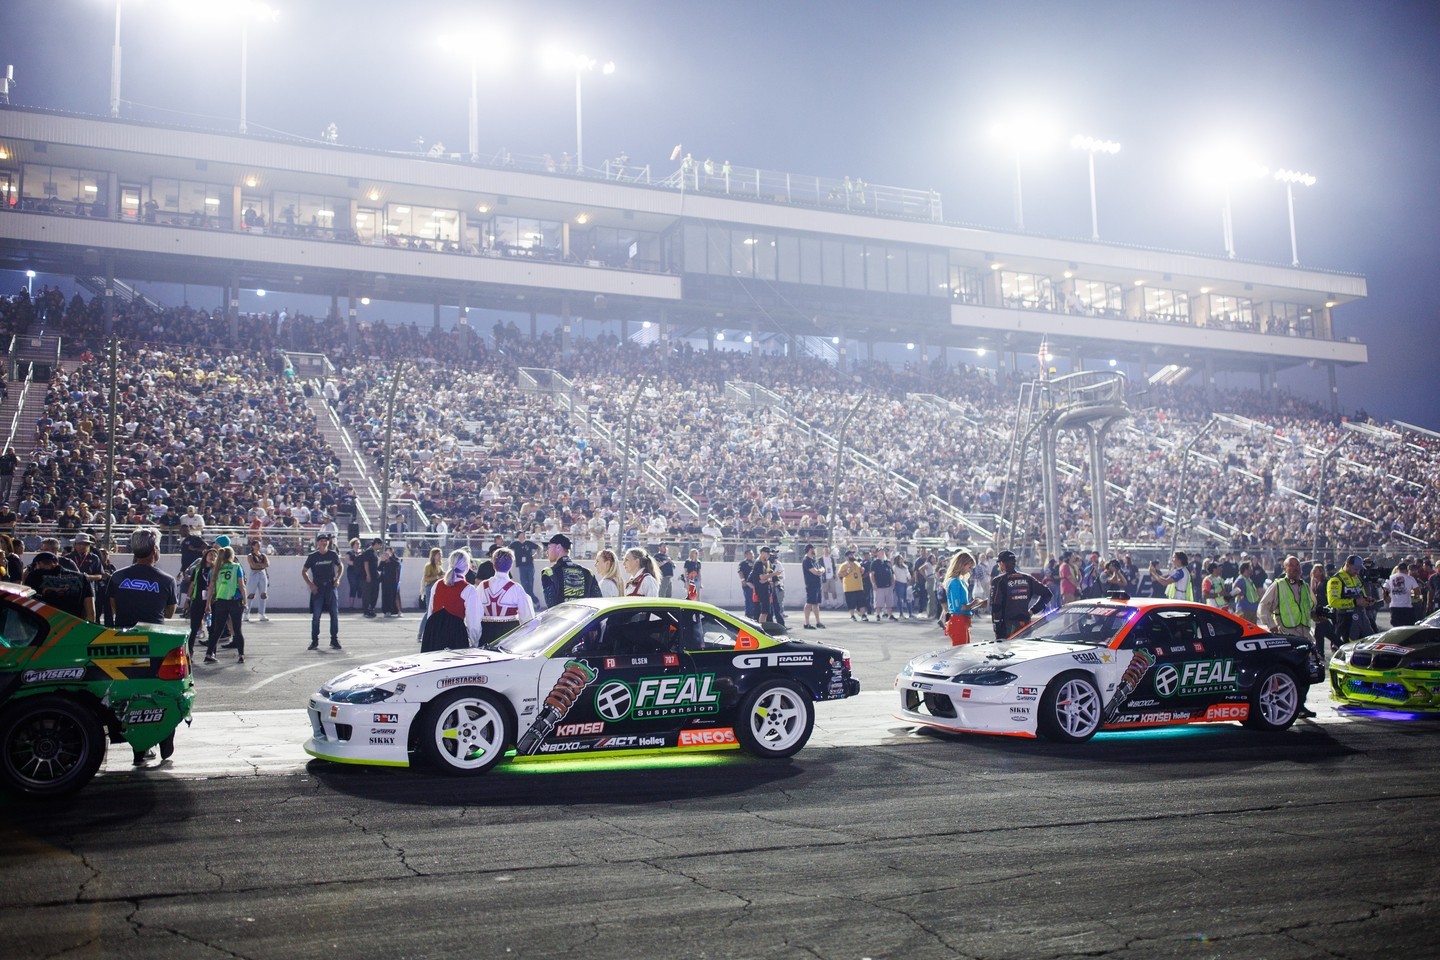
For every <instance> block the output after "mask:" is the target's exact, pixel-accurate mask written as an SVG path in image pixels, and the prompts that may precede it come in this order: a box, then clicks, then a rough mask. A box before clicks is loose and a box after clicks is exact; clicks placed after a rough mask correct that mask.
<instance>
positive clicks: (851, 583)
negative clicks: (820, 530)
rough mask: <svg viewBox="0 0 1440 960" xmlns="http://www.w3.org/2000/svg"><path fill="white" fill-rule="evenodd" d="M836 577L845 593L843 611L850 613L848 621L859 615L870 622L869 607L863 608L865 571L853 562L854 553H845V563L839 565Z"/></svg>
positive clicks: (850, 551) (851, 551)
mask: <svg viewBox="0 0 1440 960" xmlns="http://www.w3.org/2000/svg"><path fill="white" fill-rule="evenodd" d="M835 573H836V576H838V577H839V578H840V589H841V590H843V591H844V592H845V609H846V610H849V611H850V619H851V620H854V619H855V614H857V613H858V614H860V619H861V620H864V621H866V622H867V623H868V622H869V620H870V614H869V609H870V608H869V607H867V606H865V569H864V568H863V567H861V566H860V564H859V563H857V562H856V560H855V551H854V550H846V551H845V562H844V563H842V564H840V569H839V570H837V571H836V572H835Z"/></svg>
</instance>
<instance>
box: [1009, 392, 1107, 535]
mask: <svg viewBox="0 0 1440 960" xmlns="http://www.w3.org/2000/svg"><path fill="white" fill-rule="evenodd" d="M1128 416H1130V407H1129V404H1127V403H1126V401H1125V374H1123V373H1120V372H1119V371H1116V370H1082V371H1080V372H1078V373H1071V374H1067V375H1066V376H1063V377H1056V378H1055V379H1053V380H1034V381H1031V382H1029V383H1026V384H1022V385H1021V387H1020V403H1019V404H1018V406H1017V407H1016V411H1015V431H1014V433H1013V434H1012V435H1011V439H1010V453H1009V456H1008V457H1007V460H1006V472H1005V487H1004V489H1003V490H1002V491H1001V496H1000V519H999V522H998V523H996V525H995V546H996V549H1001V548H1004V547H1009V548H1011V549H1017V548H1018V547H1020V546H1021V544H1020V543H1019V542H1018V541H1017V540H1016V537H1017V536H1018V535H1019V530H1020V517H1021V513H1022V511H1021V509H1020V503H1021V501H1022V499H1024V495H1025V494H1027V493H1029V492H1030V491H1029V490H1027V486H1028V484H1027V480H1029V479H1031V478H1033V477H1034V474H1033V473H1032V472H1031V469H1032V467H1033V465H1034V458H1033V457H1032V455H1031V452H1032V451H1033V450H1036V449H1038V451H1039V454H1040V461H1039V468H1040V470H1039V482H1040V492H1041V495H1042V498H1043V500H1044V504H1045V546H1044V552H1047V553H1049V554H1051V555H1053V556H1056V557H1058V556H1060V553H1061V551H1062V549H1063V547H1064V545H1063V544H1062V543H1061V542H1060V503H1059V500H1060V494H1059V489H1058V487H1057V486H1056V475H1057V471H1058V464H1057V462H1056V455H1055V444H1056V441H1057V440H1058V438H1059V435H1060V431H1062V430H1084V431H1085V433H1086V437H1087V439H1088V441H1089V448H1090V520H1091V524H1092V525H1093V526H1094V528H1095V542H1094V544H1093V546H1094V548H1095V549H1096V550H1098V551H1100V555H1101V556H1102V557H1103V556H1107V555H1108V554H1109V536H1108V530H1107V527H1108V520H1107V517H1106V509H1105V434H1106V433H1108V432H1109V430H1110V428H1111V427H1113V426H1114V425H1115V424H1117V423H1119V422H1120V421H1121V420H1124V419H1125V418H1126V417H1128ZM1006 537H1008V538H1009V542H1008V543H1007V542H1004V538H1006ZM1077 546H1081V547H1083V546H1086V545H1085V544H1077ZM1044 559H1045V558H1044V554H1043V553H1042V555H1041V557H1040V560H1041V562H1042V563H1043V562H1044Z"/></svg>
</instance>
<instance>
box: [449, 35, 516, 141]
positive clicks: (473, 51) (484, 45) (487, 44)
mask: <svg viewBox="0 0 1440 960" xmlns="http://www.w3.org/2000/svg"><path fill="white" fill-rule="evenodd" d="M440 48H441V49H442V50H445V51H447V52H451V53H456V52H464V53H465V54H466V55H467V56H468V57H469V59H470V139H469V143H468V146H469V151H468V154H469V157H470V162H471V163H475V162H476V161H478V160H479V159H480V58H481V56H482V55H488V56H486V59H487V62H495V63H498V62H499V61H500V59H501V57H502V55H503V53H504V51H505V50H506V49H507V43H506V41H505V40H504V39H503V38H502V37H501V35H500V34H499V32H498V31H497V30H495V29H494V28H489V27H487V28H476V29H474V30H471V31H469V32H468V33H461V34H445V35H443V36H441V37H440Z"/></svg>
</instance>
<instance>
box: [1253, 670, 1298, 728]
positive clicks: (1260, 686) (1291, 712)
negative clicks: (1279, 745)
mask: <svg viewBox="0 0 1440 960" xmlns="http://www.w3.org/2000/svg"><path fill="white" fill-rule="evenodd" d="M1301 699H1302V696H1301V693H1300V685H1299V684H1298V683H1296V682H1295V678H1294V677H1293V676H1291V675H1290V674H1289V673H1288V672H1287V671H1285V670H1278V669H1277V670H1271V671H1269V672H1268V673H1266V674H1264V675H1263V676H1261V677H1260V679H1259V680H1257V681H1255V686H1254V687H1252V688H1251V690H1250V716H1249V717H1247V718H1246V720H1245V725H1246V726H1248V727H1253V728H1255V729H1256V730H1284V729H1285V728H1286V727H1289V726H1290V725H1291V724H1292V723H1294V722H1295V718H1296V717H1297V716H1299V715H1300V701H1301Z"/></svg>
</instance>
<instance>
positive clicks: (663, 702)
mask: <svg viewBox="0 0 1440 960" xmlns="http://www.w3.org/2000/svg"><path fill="white" fill-rule="evenodd" d="M714 687H715V675H714V674H713V673H703V674H685V675H683V676H676V677H645V678H643V679H641V680H640V681H639V683H637V684H636V685H635V686H634V687H633V688H632V687H631V686H630V685H629V684H627V683H625V682H624V681H622V680H611V681H609V682H608V683H605V684H603V685H602V686H601V687H600V689H599V690H597V691H596V692H595V712H596V713H598V714H599V715H600V716H602V717H604V718H605V719H606V720H609V721H611V722H612V723H613V722H615V721H617V720H623V719H624V718H625V717H627V716H629V717H634V718H635V719H637V720H644V719H649V718H653V717H681V716H694V715H696V714H705V713H715V712H716V711H717V710H719V709H720V695H719V694H717V693H716V692H715V689H714Z"/></svg>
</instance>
